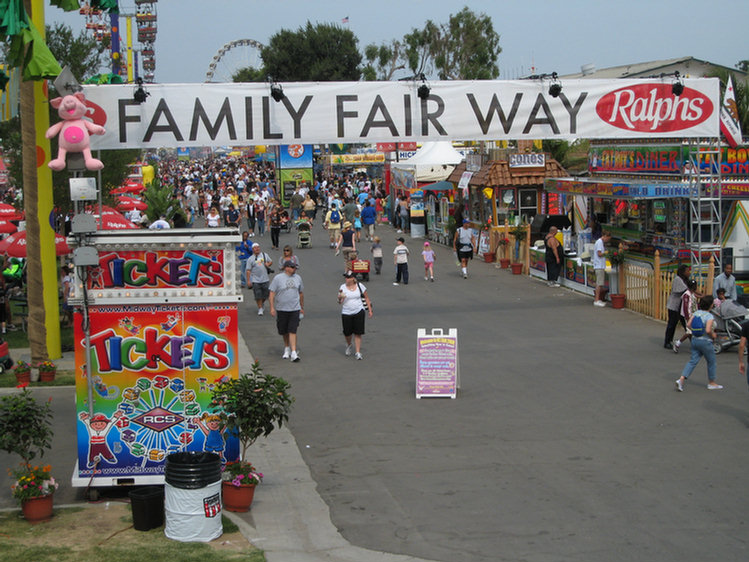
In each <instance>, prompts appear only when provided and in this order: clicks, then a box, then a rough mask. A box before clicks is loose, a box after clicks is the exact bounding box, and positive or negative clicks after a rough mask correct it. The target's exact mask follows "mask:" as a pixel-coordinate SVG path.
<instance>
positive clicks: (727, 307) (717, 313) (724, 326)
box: [712, 301, 749, 354]
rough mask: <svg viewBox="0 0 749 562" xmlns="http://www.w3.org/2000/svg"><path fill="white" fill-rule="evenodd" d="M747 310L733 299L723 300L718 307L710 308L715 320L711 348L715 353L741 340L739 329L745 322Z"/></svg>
mask: <svg viewBox="0 0 749 562" xmlns="http://www.w3.org/2000/svg"><path fill="white" fill-rule="evenodd" d="M747 312H749V311H747V309H746V307H744V306H742V305H740V304H739V303H737V302H734V301H723V304H721V305H720V307H718V308H714V309H713V310H712V314H713V318H714V321H715V326H714V329H715V339H714V340H713V348H714V349H715V353H716V354H717V353H720V352H721V351H723V350H724V349H728V348H729V347H731V346H734V345H737V344H738V343H739V342H740V341H741V330H742V329H743V327H744V324H745V323H746V322H747V320H746V314H747Z"/></svg>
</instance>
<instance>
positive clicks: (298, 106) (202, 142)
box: [84, 77, 720, 149]
mask: <svg viewBox="0 0 749 562" xmlns="http://www.w3.org/2000/svg"><path fill="white" fill-rule="evenodd" d="M419 85H420V83H416V82H324V83H307V82H304V83H300V82H297V83H284V84H282V87H283V93H284V95H285V97H284V98H283V99H282V100H281V101H280V102H276V101H274V100H273V99H272V98H271V97H270V91H269V88H268V85H267V84H264V83H251V84H248V83H245V84H163V85H160V84H149V85H148V86H147V88H148V92H149V94H150V95H149V96H148V98H147V99H146V101H145V102H144V103H140V104H139V103H137V102H135V101H134V100H133V88H132V85H102V86H99V85H89V86H84V93H85V94H86V97H87V105H88V106H89V113H88V116H89V117H90V119H91V120H92V121H93V122H94V123H96V124H99V125H102V126H104V127H105V128H106V133H105V134H104V135H103V136H98V135H97V136H95V137H93V138H92V139H91V143H92V147H93V148H94V149H118V148H158V147H163V146H175V145H179V146H187V147H190V146H217V145H231V146H240V145H256V144H305V143H306V144H311V143H328V144H339V143H372V142H402V141H422V142H423V141H433V140H505V139H525V138H527V139H575V138H590V139H594V138H611V139H629V138H632V139H635V138H659V137H680V138H693V137H717V136H718V135H719V121H720V102H719V99H720V98H719V82H718V79H717V78H701V79H685V80H684V86H685V87H684V91H683V93H682V94H681V95H680V96H675V95H674V94H673V93H672V92H671V79H670V78H668V77H666V78H663V79H640V80H565V81H563V84H562V85H563V88H562V92H561V94H559V96H558V97H553V96H551V95H550V94H549V93H548V88H549V82H548V80H517V81H492V80H487V81H472V82H469V81H444V82H432V83H431V84H430V86H431V90H430V94H429V97H428V98H427V99H421V98H419V97H418V96H417V94H416V89H417V87H418V86H419Z"/></svg>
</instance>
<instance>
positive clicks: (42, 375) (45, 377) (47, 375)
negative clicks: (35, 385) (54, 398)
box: [39, 371, 57, 382]
mask: <svg viewBox="0 0 749 562" xmlns="http://www.w3.org/2000/svg"><path fill="white" fill-rule="evenodd" d="M56 374H57V372H56V371H39V381H40V382H52V381H53V380H55V375H56Z"/></svg>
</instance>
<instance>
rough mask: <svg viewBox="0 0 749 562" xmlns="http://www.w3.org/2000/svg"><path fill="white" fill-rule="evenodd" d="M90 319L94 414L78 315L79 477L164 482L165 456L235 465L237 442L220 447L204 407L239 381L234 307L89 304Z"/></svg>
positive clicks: (219, 436) (212, 417)
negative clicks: (217, 388) (185, 454)
mask: <svg viewBox="0 0 749 562" xmlns="http://www.w3.org/2000/svg"><path fill="white" fill-rule="evenodd" d="M88 321H89V335H90V337H89V342H90V343H89V349H90V357H89V358H90V363H89V366H90V370H91V377H92V381H93V398H94V399H93V413H91V412H90V411H89V404H88V392H89V391H88V381H87V379H86V368H85V365H86V347H85V335H84V331H83V315H82V314H80V313H78V314H76V318H75V338H76V352H75V358H76V388H75V391H76V424H77V436H78V440H77V441H78V450H77V459H78V469H77V477H78V478H79V479H83V478H86V479H88V478H91V477H95V478H96V479H97V481H99V482H104V481H111V482H112V483H113V484H115V483H118V480H119V479H127V478H133V479H137V478H139V477H140V478H141V482H144V483H145V482H156V481H159V480H158V479H159V478H160V479H161V481H162V482H163V474H164V460H165V458H166V456H167V455H168V454H169V453H172V452H177V451H210V452H214V453H217V454H220V455H221V456H222V459H224V460H235V459H236V458H237V457H238V454H239V446H238V443H237V440H236V439H234V438H230V439H226V440H225V439H224V436H223V435H222V434H221V432H220V431H219V429H218V423H217V418H216V417H215V415H213V412H212V410H211V407H210V402H211V390H212V389H213V386H214V384H215V382H216V381H217V380H218V379H219V378H221V377H224V376H228V377H231V378H236V377H237V376H238V368H239V366H238V361H237V358H238V336H237V305H236V304H235V303H232V304H199V303H198V304H188V303H180V304H173V305H146V304H138V305H130V306H128V305H120V306H115V305H112V306H92V307H90V308H89V315H88ZM153 477H156V478H153ZM74 481H75V476H74ZM119 481H121V480H119Z"/></svg>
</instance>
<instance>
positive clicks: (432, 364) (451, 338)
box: [416, 328, 460, 398]
mask: <svg viewBox="0 0 749 562" xmlns="http://www.w3.org/2000/svg"><path fill="white" fill-rule="evenodd" d="M458 388H460V363H459V361H458V330H457V329H456V328H450V329H449V330H448V331H447V333H445V331H444V330H442V329H441V328H434V329H432V331H431V332H430V333H428V334H427V331H426V330H425V329H424V328H419V330H418V332H417V343H416V398H424V397H426V398H455V397H456V396H457V395H458Z"/></svg>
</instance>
